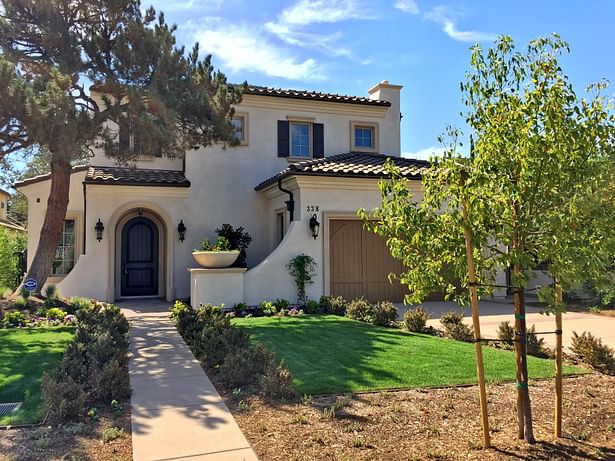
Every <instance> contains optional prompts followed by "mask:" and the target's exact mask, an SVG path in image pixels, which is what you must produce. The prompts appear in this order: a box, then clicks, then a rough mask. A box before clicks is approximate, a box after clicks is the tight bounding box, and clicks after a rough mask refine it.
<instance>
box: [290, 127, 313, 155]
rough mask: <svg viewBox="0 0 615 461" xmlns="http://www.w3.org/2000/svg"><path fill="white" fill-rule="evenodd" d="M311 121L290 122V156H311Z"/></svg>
mask: <svg viewBox="0 0 615 461" xmlns="http://www.w3.org/2000/svg"><path fill="white" fill-rule="evenodd" d="M310 131H311V124H310V123H302V122H291V123H290V156H291V157H311V145H310V144H311V143H310Z"/></svg>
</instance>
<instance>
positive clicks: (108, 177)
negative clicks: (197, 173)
mask: <svg viewBox="0 0 615 461" xmlns="http://www.w3.org/2000/svg"><path fill="white" fill-rule="evenodd" d="M84 183H86V184H109V185H122V186H169V187H190V181H188V180H187V179H186V176H185V175H184V173H183V171H175V170H153V169H152V170H149V169H144V168H122V167H111V166H91V167H89V168H88V172H87V174H86V176H85V180H84Z"/></svg>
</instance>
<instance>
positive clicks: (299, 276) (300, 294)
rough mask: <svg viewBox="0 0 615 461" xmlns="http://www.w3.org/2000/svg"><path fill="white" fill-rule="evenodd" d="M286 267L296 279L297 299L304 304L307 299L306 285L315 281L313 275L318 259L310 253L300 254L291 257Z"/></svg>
mask: <svg viewBox="0 0 615 461" xmlns="http://www.w3.org/2000/svg"><path fill="white" fill-rule="evenodd" d="M286 268H287V269H288V271H289V272H290V275H291V276H293V278H294V279H295V284H296V285H297V301H298V302H299V304H301V305H302V306H303V305H305V303H306V301H307V296H306V294H305V287H306V286H307V285H310V284H311V283H314V282H313V281H312V277H313V276H314V275H315V274H314V273H313V272H314V270H316V261H314V258H312V257H311V256H309V255H306V254H300V255H297V256H295V257H294V258H293V259H291V260H290V261H289V262H288V264H287V265H286Z"/></svg>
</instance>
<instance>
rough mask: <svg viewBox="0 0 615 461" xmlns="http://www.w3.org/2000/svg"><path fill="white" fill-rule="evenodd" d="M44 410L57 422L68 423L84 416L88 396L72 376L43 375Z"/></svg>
mask: <svg viewBox="0 0 615 461" xmlns="http://www.w3.org/2000/svg"><path fill="white" fill-rule="evenodd" d="M41 390H42V395H43V408H44V410H45V411H46V412H49V415H50V416H51V418H52V419H53V420H55V421H66V420H71V419H75V418H77V417H78V416H79V415H81V414H83V412H84V408H85V403H86V401H87V394H86V392H85V391H84V389H83V386H82V385H81V384H80V383H78V382H76V381H74V380H73V379H72V378H71V377H70V376H61V377H53V376H50V375H48V374H47V373H43V378H42V381H41Z"/></svg>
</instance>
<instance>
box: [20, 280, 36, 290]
mask: <svg viewBox="0 0 615 461" xmlns="http://www.w3.org/2000/svg"><path fill="white" fill-rule="evenodd" d="M23 287H24V288H25V289H26V290H28V291H36V289H37V288H38V283H37V282H36V280H34V279H26V281H25V282H24V283H23Z"/></svg>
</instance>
